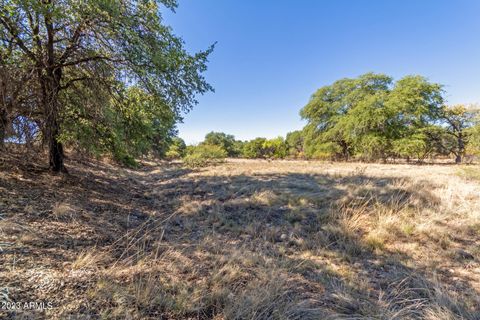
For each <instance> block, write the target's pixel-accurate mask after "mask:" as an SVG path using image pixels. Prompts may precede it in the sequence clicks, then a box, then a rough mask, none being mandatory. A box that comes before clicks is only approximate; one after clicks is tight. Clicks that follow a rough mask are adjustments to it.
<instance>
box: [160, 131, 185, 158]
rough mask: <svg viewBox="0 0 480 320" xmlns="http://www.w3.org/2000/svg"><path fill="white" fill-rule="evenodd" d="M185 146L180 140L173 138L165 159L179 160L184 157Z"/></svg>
mask: <svg viewBox="0 0 480 320" xmlns="http://www.w3.org/2000/svg"><path fill="white" fill-rule="evenodd" d="M186 148H187V147H186V145H185V142H184V141H183V139H182V138H179V137H173V138H172V142H171V144H170V146H169V147H168V151H167V152H166V154H165V157H166V158H167V159H169V160H173V159H180V158H183V157H184V156H185V152H186Z"/></svg>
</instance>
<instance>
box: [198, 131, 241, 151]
mask: <svg viewBox="0 0 480 320" xmlns="http://www.w3.org/2000/svg"><path fill="white" fill-rule="evenodd" d="M202 144H207V145H212V146H219V147H220V148H222V149H223V150H225V152H226V153H227V155H228V156H229V157H236V156H237V155H238V153H237V149H236V146H235V137H234V136H233V135H231V134H226V133H223V132H214V131H212V132H210V133H208V134H207V135H206V136H205V140H204V141H203V142H202Z"/></svg>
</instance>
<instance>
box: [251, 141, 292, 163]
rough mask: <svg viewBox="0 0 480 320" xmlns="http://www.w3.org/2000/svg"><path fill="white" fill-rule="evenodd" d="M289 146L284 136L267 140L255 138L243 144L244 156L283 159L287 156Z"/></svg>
mask: <svg viewBox="0 0 480 320" xmlns="http://www.w3.org/2000/svg"><path fill="white" fill-rule="evenodd" d="M287 152H288V147H287V144H286V143H285V141H284V139H283V138H282V137H278V138H275V139H270V140H267V139H265V138H255V139H253V140H250V141H247V142H246V143H245V144H244V146H243V156H244V157H245V158H250V159H259V158H264V159H265V158H268V159H283V158H285V157H286V156H287Z"/></svg>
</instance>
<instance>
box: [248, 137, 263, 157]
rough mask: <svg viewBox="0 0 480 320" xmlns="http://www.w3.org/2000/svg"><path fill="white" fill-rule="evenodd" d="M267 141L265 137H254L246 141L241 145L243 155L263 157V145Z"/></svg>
mask: <svg viewBox="0 0 480 320" xmlns="http://www.w3.org/2000/svg"><path fill="white" fill-rule="evenodd" d="M265 141H267V139H265V138H255V139H253V140H250V141H247V142H246V143H245V145H244V146H243V156H244V157H245V158H250V159H257V158H263V157H264V150H263V145H264V143H265Z"/></svg>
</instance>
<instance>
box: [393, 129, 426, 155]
mask: <svg viewBox="0 0 480 320" xmlns="http://www.w3.org/2000/svg"><path fill="white" fill-rule="evenodd" d="M393 151H394V152H395V153H396V154H397V155H399V156H400V157H404V158H407V159H410V158H416V159H419V160H421V159H423V158H425V156H426V154H427V152H428V145H427V140H426V137H425V135H423V134H413V135H412V136H410V137H405V138H401V139H398V140H395V141H394V142H393Z"/></svg>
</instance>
